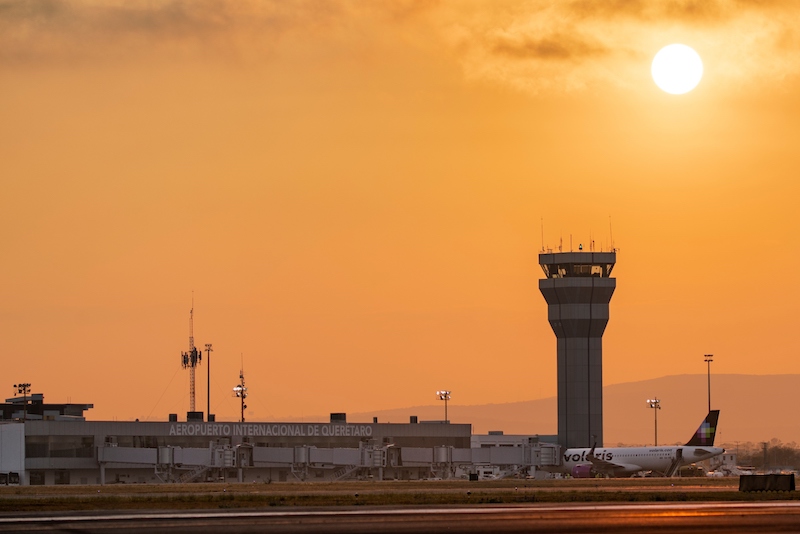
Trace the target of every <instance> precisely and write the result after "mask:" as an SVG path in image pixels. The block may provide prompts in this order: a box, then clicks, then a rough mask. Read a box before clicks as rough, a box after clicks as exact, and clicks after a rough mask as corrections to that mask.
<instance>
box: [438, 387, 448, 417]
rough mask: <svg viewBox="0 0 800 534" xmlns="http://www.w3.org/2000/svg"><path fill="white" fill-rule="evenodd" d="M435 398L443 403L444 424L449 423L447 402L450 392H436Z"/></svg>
mask: <svg viewBox="0 0 800 534" xmlns="http://www.w3.org/2000/svg"><path fill="white" fill-rule="evenodd" d="M436 396H437V397H439V400H442V401H444V422H445V423H449V422H450V420H449V419H447V401H449V400H450V392H449V391H445V390H442V391H437V392H436Z"/></svg>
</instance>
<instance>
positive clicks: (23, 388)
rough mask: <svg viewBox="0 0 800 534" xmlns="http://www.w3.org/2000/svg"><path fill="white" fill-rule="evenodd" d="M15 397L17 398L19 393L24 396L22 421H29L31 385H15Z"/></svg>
mask: <svg viewBox="0 0 800 534" xmlns="http://www.w3.org/2000/svg"><path fill="white" fill-rule="evenodd" d="M14 389H15V390H16V391H14V396H15V397H16V396H17V393H19V394H20V395H22V420H23V421H27V420H28V393H30V391H31V385H30V383H25V384H23V383H22V382H20V383H19V384H14Z"/></svg>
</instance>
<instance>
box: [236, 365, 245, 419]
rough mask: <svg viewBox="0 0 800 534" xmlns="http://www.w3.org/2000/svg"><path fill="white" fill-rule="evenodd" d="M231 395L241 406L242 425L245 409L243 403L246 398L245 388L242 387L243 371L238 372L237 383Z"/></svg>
mask: <svg viewBox="0 0 800 534" xmlns="http://www.w3.org/2000/svg"><path fill="white" fill-rule="evenodd" d="M233 394H234V395H235V396H236V397H239V400H240V402H241V404H242V423H244V410H245V408H247V405H246V404H245V403H244V400H245V399H246V398H247V388H246V387H245V385H244V369H242V370H240V371H239V383H238V384H237V385H236V386H235V387H234V388H233Z"/></svg>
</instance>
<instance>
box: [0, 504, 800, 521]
mask: <svg viewBox="0 0 800 534" xmlns="http://www.w3.org/2000/svg"><path fill="white" fill-rule="evenodd" d="M725 508H737V509H743V508H745V509H746V508H800V502H798V501H770V502H711V503H674V504H673V503H640V504H609V505H573V506H563V505H561V506H549V505H544V506H503V507H491V508H401V509H365V510H309V511H302V510H286V511H249V512H185V513H176V512H167V513H152V512H150V513H143V514H112V515H79V516H75V515H71V516H70V515H61V516H44V517H42V516H39V517H0V525H2V524H10V523H53V522H82V521H102V520H106V521H127V520H134V519H186V518H192V519H219V518H225V517H228V518H231V517H300V516H302V517H335V516H351V517H352V516H367V515H378V514H381V515H396V516H402V515H412V514H414V515H458V514H503V513H509V512H521V511H537V512H559V511H562V512H566V511H570V512H575V511H602V510H609V511H630V510H643V509H647V510H700V509H704V510H708V509H725Z"/></svg>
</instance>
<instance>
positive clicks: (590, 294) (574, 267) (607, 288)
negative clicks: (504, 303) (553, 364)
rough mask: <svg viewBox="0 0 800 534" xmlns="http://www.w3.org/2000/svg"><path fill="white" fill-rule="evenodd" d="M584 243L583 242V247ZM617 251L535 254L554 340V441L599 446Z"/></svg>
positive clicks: (570, 445)
mask: <svg viewBox="0 0 800 534" xmlns="http://www.w3.org/2000/svg"><path fill="white" fill-rule="evenodd" d="M581 248H582V247H581ZM616 261H617V253H616V252H583V251H580V252H557V253H549V252H548V253H542V254H539V264H540V265H541V267H542V270H543V271H544V274H545V279H543V280H539V290H540V291H541V292H542V295H543V296H544V298H545V300H546V301H547V319H548V321H549V322H550V326H551V327H552V328H553V332H554V333H555V335H556V340H557V345H558V348H557V361H558V442H559V444H560V445H561V446H563V447H567V448H569V447H591V446H593V445H594V444H597V446H599V447H602V446H603V332H604V331H605V329H606V325H607V324H608V317H609V313H608V305H609V302H611V297H612V295H613V294H614V289H615V287H616V284H617V281H616V279H615V278H611V277H610V275H611V271H612V269H613V268H614V265H615V264H616Z"/></svg>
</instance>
